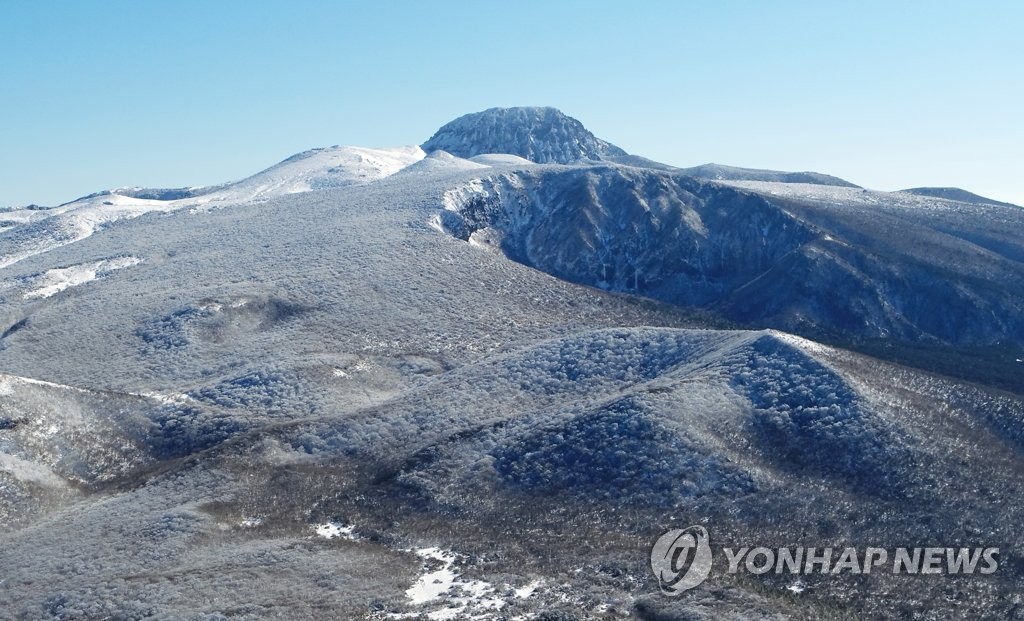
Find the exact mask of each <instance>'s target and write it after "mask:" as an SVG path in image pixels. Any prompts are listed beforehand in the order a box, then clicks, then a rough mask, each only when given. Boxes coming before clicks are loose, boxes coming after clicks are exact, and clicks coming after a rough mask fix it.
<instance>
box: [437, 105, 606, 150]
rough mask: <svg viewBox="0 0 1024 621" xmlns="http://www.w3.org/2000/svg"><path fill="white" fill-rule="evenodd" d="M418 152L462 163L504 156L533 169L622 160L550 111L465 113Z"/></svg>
mask: <svg viewBox="0 0 1024 621" xmlns="http://www.w3.org/2000/svg"><path fill="white" fill-rule="evenodd" d="M422 147H423V150H424V151H427V152H428V153H429V152H431V151H437V150H443V151H447V152H449V153H451V154H453V155H457V156H459V157H463V158H471V157H473V156H476V155H483V154H487V153H508V154H511V155H518V156H519V157H523V158H525V159H528V160H530V161H531V162H536V163H538V164H549V163H554V164H571V163H573V162H580V161H585V160H601V159H604V158H607V157H609V156H623V155H626V152H625V151H623V150H622V149H620V148H618V147H616V146H615V145H613V144H611V143H608V142H605V141H604V140H601V139H600V138H597V137H596V136H594V134H592V133H590V131H589V130H587V128H585V127H583V124H582V123H580V122H579V121H577V120H576V119H574V118H572V117H571V116H567V115H565V114H563V113H562V112H560V111H559V110H556V109H555V108H490V109H488V110H484V111H483V112H476V113H473V114H467V115H465V116H461V117H459V118H457V119H455V120H454V121H452V122H450V123H447V124H446V125H444V126H442V127H441V129H439V130H437V133H435V134H434V135H433V136H431V138H430V140H427V141H426V142H424V143H423V145H422Z"/></svg>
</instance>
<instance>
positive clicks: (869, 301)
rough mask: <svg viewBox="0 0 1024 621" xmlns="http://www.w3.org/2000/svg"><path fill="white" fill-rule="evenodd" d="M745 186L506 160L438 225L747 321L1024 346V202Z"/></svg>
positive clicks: (532, 260)
mask: <svg viewBox="0 0 1024 621" xmlns="http://www.w3.org/2000/svg"><path fill="white" fill-rule="evenodd" d="M733 183H736V184H738V185H727V184H723V183H714V182H708V181H705V180H701V179H697V178H694V177H691V176H688V175H686V174H685V173H684V172H683V171H680V172H679V173H671V172H666V171H661V170H646V169H636V168H624V167H608V166H600V165H593V166H590V167H587V168H573V169H556V170H550V169H538V170H523V171H514V172H506V173H501V174H498V175H492V176H487V177H485V178H483V179H481V180H474V181H473V182H472V183H470V184H467V185H465V186H463V187H457V188H454V189H452V190H450V191H449V192H448V193H447V194H446V200H445V205H446V212H445V213H444V214H443V217H442V218H440V219H439V221H438V223H439V225H440V226H441V227H442V228H443V229H444V230H446V231H448V232H449V233H450V234H452V235H453V236H455V237H457V238H459V239H464V240H467V241H470V242H472V243H478V244H485V243H486V244H490V245H492V246H493V247H495V248H497V249H499V250H500V251H501V252H503V253H504V254H505V255H506V256H508V257H509V258H511V259H513V260H516V261H519V262H522V263H524V264H526V265H530V266H533V267H536V268H538V269H541V270H543V271H546V272H548V273H551V274H553V275H555V276H558V277H560V278H564V279H567V280H570V281H573V282H578V283H583V284H587V285H592V286H596V287H599V288H601V289H606V290H610V291H621V292H627V293H632V294H639V295H643V296H646V297H651V298H655V299H658V300H663V301H666V302H670V303H673V304H678V305H682V306H686V307H690V308H692V307H702V308H706V309H708V310H709V311H713V312H715V313H716V314H719V315H721V316H723V317H724V318H727V319H729V320H732V321H736V322H739V323H740V324H742V325H748V326H756V327H771V328H776V329H781V330H786V331H789V332H794V333H798V334H802V335H804V336H809V337H813V338H829V339H840V340H851V339H860V340H862V341H872V340H874V341H881V340H884V341H886V342H888V343H901V342H902V343H945V344H948V345H956V346H974V347H980V346H992V345H995V344H1001V343H1002V344H1013V345H1014V346H1017V347H1024V305H1022V303H1021V298H1020V296H1019V293H1018V292H1019V291H1021V290H1024V239H1022V238H1021V236H1020V234H1019V231H1021V230H1024V211H1022V210H1020V209H1019V208H1015V207H1002V206H997V205H988V206H985V207H984V211H982V210H981V207H980V206H978V205H973V204H961V203H950V202H947V201H939V202H935V201H932V202H929V201H928V200H926V199H922V198H918V197H913V196H908V195H906V194H903V195H899V194H896V195H894V194H890V193H883V192H870V191H867V190H862V189H860V188H856V187H844V186H835V185H806V184H792V183H762V182H733ZM912 240H913V241H912ZM937 308H941V309H942V312H941V313H936V311H935V309H937ZM1006 362H1012V358H1010V359H1009V360H1006Z"/></svg>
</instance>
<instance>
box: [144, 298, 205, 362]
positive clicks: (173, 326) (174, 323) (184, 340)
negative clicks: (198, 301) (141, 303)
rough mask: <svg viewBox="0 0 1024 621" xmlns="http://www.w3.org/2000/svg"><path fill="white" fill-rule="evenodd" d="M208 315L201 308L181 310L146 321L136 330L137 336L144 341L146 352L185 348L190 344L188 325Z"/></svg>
mask: <svg viewBox="0 0 1024 621" xmlns="http://www.w3.org/2000/svg"><path fill="white" fill-rule="evenodd" d="M207 314H208V311H205V310H203V309H199V308H192V307H188V308H181V309H178V310H176V311H173V312H171V313H168V314H166V315H163V316H162V317H156V318H153V319H150V320H149V321H146V322H145V323H143V324H142V325H141V326H139V327H138V328H137V329H136V330H135V336H137V337H139V338H141V339H142V340H143V342H144V343H145V345H144V346H143V350H144V351H146V352H151V351H154V350H161V349H175V348H178V347H184V346H186V345H188V344H189V339H188V334H187V333H186V331H185V328H186V326H187V325H188V323H189V322H190V321H191V320H193V319H197V318H199V317H203V316H205V315H207Z"/></svg>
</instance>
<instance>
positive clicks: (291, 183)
mask: <svg viewBox="0 0 1024 621" xmlns="http://www.w3.org/2000/svg"><path fill="white" fill-rule="evenodd" d="M425 156H426V153H424V152H423V149H420V148H419V147H417V146H408V147H396V148H390V149H369V148H365V147H338V146H335V147H326V148H320V149H312V150H310V151H305V152H303V153H299V154H298V155H293V156H292V157H290V158H288V159H286V160H284V161H283V162H281V163H280V164H276V165H274V166H271V167H270V168H268V169H266V170H264V171H262V172H259V173H256V174H255V175H253V176H251V177H249V178H247V179H243V180H241V181H239V182H237V183H232V184H230V185H228V186H226V187H224V188H223V189H220V190H217V191H215V192H211V193H209V194H204V195H202V196H199V197H196V198H194V199H186V201H185V202H189V203H190V204H197V205H210V204H215V203H219V204H234V203H244V202H248V201H252V200H264V199H268V198H273V197H275V196H282V195H284V194H295V193H297V192H309V191H311V190H320V189H325V188H336V187H342V186H347V185H360V184H364V183H370V182H371V181H376V180H378V179H383V178H384V177H388V176H391V175H393V174H395V173H396V172H398V171H399V170H402V169H403V168H405V167H406V166H409V165H411V164H413V163H415V162H418V161H420V160H422V159H423V158H424V157H425Z"/></svg>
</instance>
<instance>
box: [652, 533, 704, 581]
mask: <svg viewBox="0 0 1024 621" xmlns="http://www.w3.org/2000/svg"><path fill="white" fill-rule="evenodd" d="M711 561H712V557H711V543H710V541H709V538H708V531H707V529H705V528H704V527H703V526H690V527H689V528H681V529H676V530H670V531H668V532H667V533H665V534H664V535H662V536H661V537H658V540H657V541H655V542H654V547H653V548H652V549H651V570H652V571H654V575H655V576H656V577H657V578H658V587H659V588H660V589H661V592H662V593H664V594H665V595H670V596H671V595H679V594H680V593H682V592H683V591H689V590H690V589H692V588H693V587H695V586H697V585H699V584H701V583H702V582H704V581H705V580H707V577H708V574H710V573H711Z"/></svg>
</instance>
